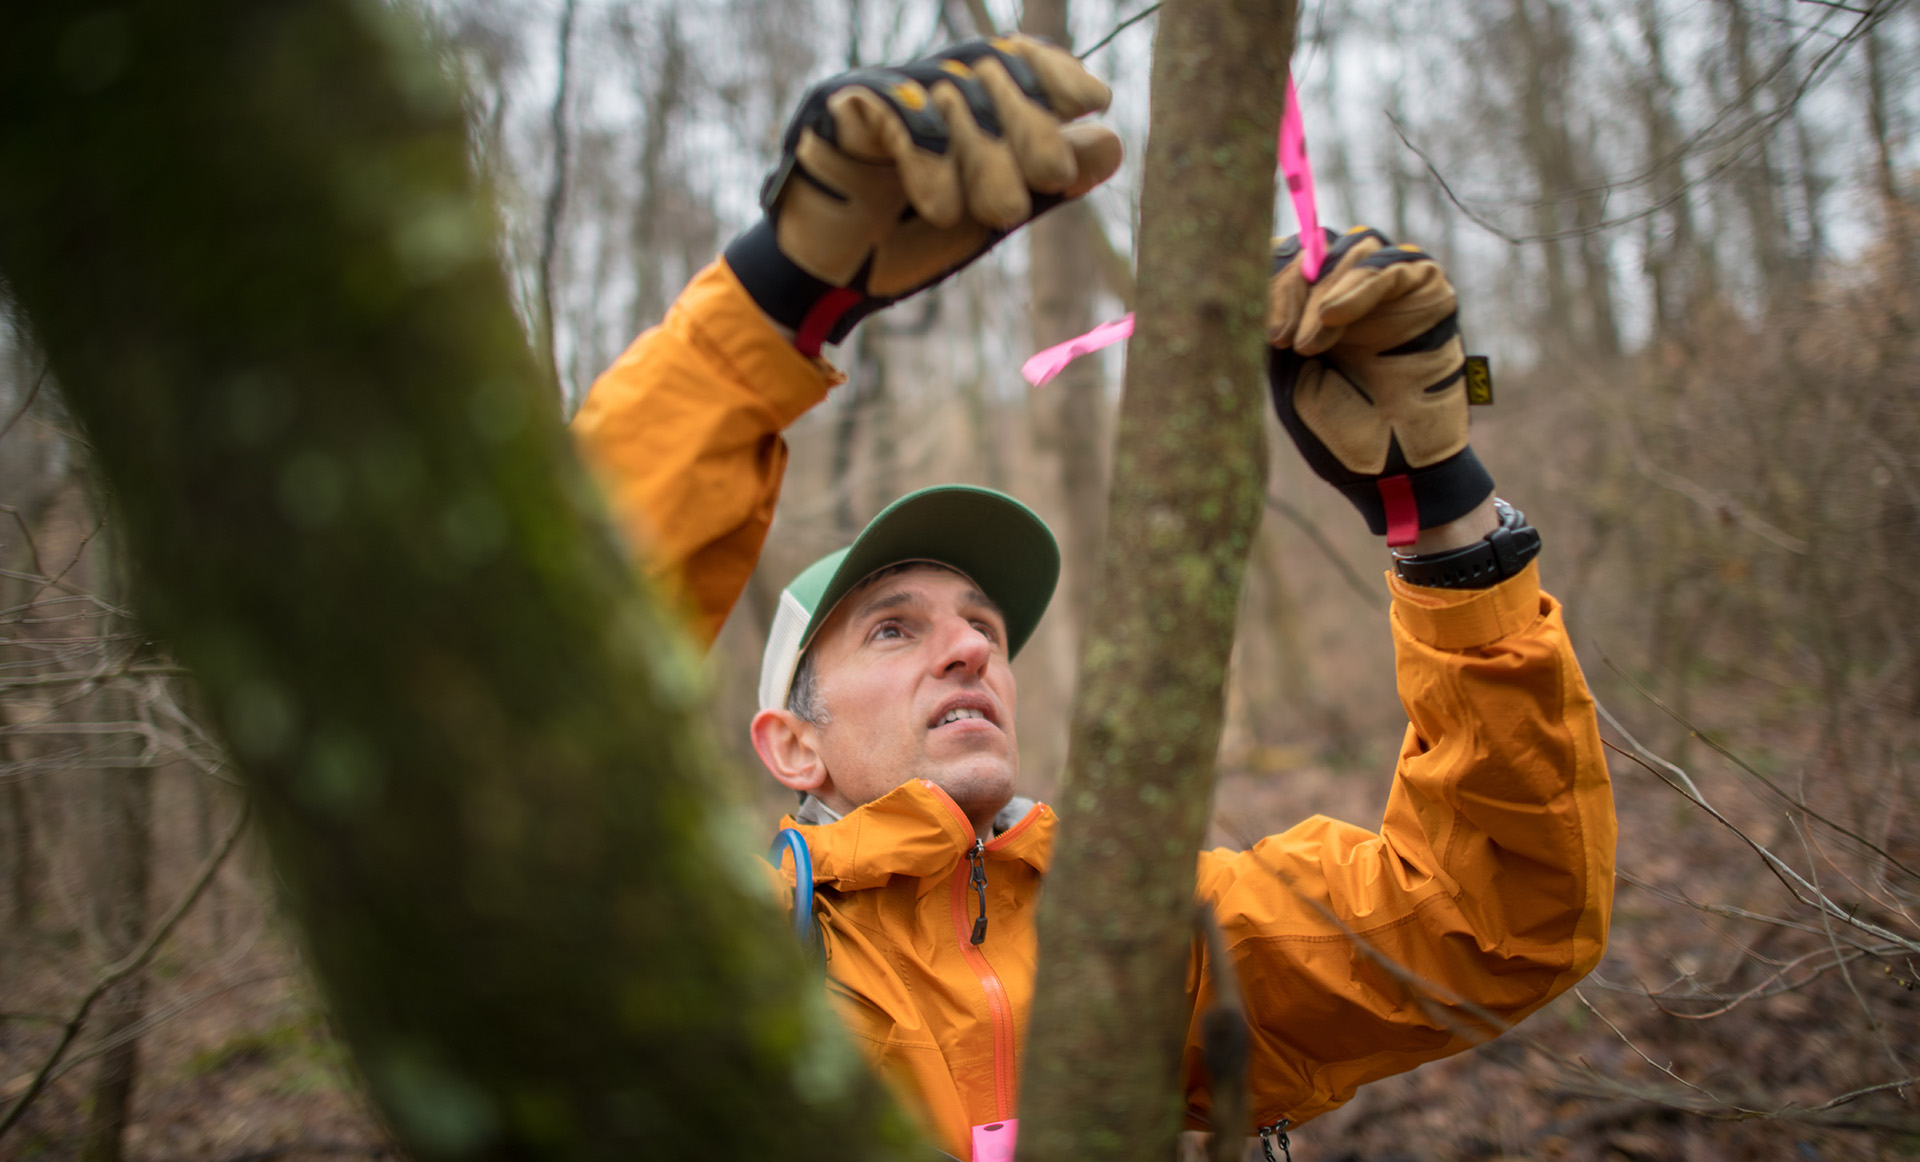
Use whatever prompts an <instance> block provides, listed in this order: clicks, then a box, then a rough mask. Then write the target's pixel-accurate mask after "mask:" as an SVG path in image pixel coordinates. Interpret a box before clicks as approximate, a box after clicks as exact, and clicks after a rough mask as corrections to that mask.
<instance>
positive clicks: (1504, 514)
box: [1393, 497, 1540, 589]
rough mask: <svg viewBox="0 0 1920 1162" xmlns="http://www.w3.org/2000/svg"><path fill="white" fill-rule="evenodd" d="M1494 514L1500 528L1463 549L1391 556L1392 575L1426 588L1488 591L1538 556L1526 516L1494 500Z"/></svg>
mask: <svg viewBox="0 0 1920 1162" xmlns="http://www.w3.org/2000/svg"><path fill="white" fill-rule="evenodd" d="M1493 510H1494V512H1496V513H1498V514H1499V515H1500V527H1499V528H1497V529H1494V530H1493V531H1492V532H1490V533H1488V534H1487V535H1486V537H1485V539H1483V540H1479V541H1475V542H1474V543H1473V544H1471V545H1468V546H1466V547H1465V548H1463V549H1448V550H1447V551H1446V552H1444V553H1424V554H1421V555H1418V556H1415V555H1412V554H1409V555H1406V556H1402V555H1400V554H1399V553H1395V554H1394V555H1393V575H1394V576H1396V577H1398V578H1400V580H1402V581H1405V582H1406V583H1407V584H1409V585H1422V586H1425V587H1427V588H1429V589H1491V588H1492V587H1493V586H1495V585H1498V584H1499V583H1500V582H1502V581H1505V580H1506V579H1507V578H1509V577H1511V576H1513V575H1514V574H1516V573H1518V572H1519V571H1520V570H1522V569H1524V568H1526V567H1527V562H1528V561H1531V560H1533V559H1534V558H1535V557H1537V556H1539V555H1540V530H1538V529H1536V528H1534V527H1533V526H1532V525H1530V524H1528V523H1527V517H1526V514H1525V513H1523V512H1521V511H1520V510H1519V509H1517V508H1515V507H1513V506H1512V505H1510V504H1508V503H1507V502H1506V501H1504V500H1501V499H1500V498H1498V497H1495V498H1494V501H1493Z"/></svg>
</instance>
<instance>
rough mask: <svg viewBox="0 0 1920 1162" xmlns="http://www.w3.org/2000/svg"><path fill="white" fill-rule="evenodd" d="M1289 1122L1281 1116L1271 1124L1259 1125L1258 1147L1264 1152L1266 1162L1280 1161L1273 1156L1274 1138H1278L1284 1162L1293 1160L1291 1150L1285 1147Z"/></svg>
mask: <svg viewBox="0 0 1920 1162" xmlns="http://www.w3.org/2000/svg"><path fill="white" fill-rule="evenodd" d="M1289 1124H1290V1123H1289V1122H1288V1121H1287V1119H1285V1118H1281V1119H1280V1120H1279V1121H1277V1122H1275V1123H1273V1124H1272V1125H1271V1126H1261V1127H1260V1149H1261V1152H1262V1153H1264V1154H1266V1156H1267V1162H1280V1158H1276V1157H1274V1156H1273V1139H1274V1138H1278V1139H1280V1154H1281V1157H1284V1158H1285V1159H1286V1162H1293V1151H1292V1150H1289V1149H1287V1126H1288V1125H1289Z"/></svg>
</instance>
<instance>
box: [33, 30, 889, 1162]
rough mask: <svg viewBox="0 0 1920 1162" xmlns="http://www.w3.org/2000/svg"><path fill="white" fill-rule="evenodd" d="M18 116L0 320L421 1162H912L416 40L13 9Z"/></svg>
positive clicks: (317, 965)
mask: <svg viewBox="0 0 1920 1162" xmlns="http://www.w3.org/2000/svg"><path fill="white" fill-rule="evenodd" d="M0 109H5V110H6V113H5V115H4V116H3V117H0V288H4V290H5V292H6V293H7V294H8V295H9V297H10V298H11V299H12V300H13V301H14V303H15V305H16V306H17V308H18V309H19V310H20V311H21V312H23V314H24V315H25V317H26V318H27V320H28V321H29V323H30V325H31V327H32V329H33V332H34V334H35V336H36V338H37V339H38V340H39V342H40V343H41V345H42V346H43V347H44V349H45V351H46V352H47V354H48V357H49V359H50V360H51V362H52V366H53V368H54V370H55V373H56V375H57V377H58V379H59V381H60V383H61V384H62V386H63V388H64V390H65V393H66V396H67V399H68V402H69V404H70V405H71V408H72V411H73V413H74V415H75V416H76V417H77V418H78V420H79V422H80V423H81V424H82V425H83V426H84V429H85V435H86V437H87V440H88V441H89V443H90V444H91V448H92V452H93V455H94V457H95V459H96V461H97V463H98V465H99V467H100V469H101V471H102V474H103V477H104V479H105V481H106V482H107V486H108V488H109V489H110V491H111V501H112V503H113V504H114V505H115V507H116V509H117V510H118V515H119V523H120V525H121V527H122V528H123V530H124V532H125V535H126V541H127V544H128V547H129V549H130V552H131V557H132V560H133V565H134V569H135V573H136V577H137V580H136V583H135V592H136V595H137V596H136V600H137V604H138V608H139V612H140V614H141V617H142V619H143V621H144V623H145V625H146V626H147V628H148V629H149V630H150V631H152V632H154V633H156V634H158V635H160V636H162V637H164V638H166V639H167V640H168V641H169V642H170V643H171V644H172V646H173V647H174V649H175V650H176V651H177V653H178V655H179V656H180V658H181V659H182V660H183V661H185V662H186V663H188V664H189V665H190V666H191V667H192V668H193V670H194V672H195V674H196V675H197V679H198V681H199V683H200V684H201V686H202V688H203V690H204V693H205V695H206V700H207V703H208V705H209V706H210V707H211V708H212V710H213V714H214V717H215V718H216V720H217V722H218V724H219V726H220V728H221V729H222V731H223V733H224V734H225V736H226V738H227V740H228V741H229V743H230V744H231V746H232V749H233V752H234V755H235V758H236V759H237V761H238V764H239V767H240V769H241V771H242V773H243V775H244V778H245V781H246V785H247V789H248V792H249V795H250V797H251V798H252V800H253V802H254V804H255V807H256V810H257V814H258V818H259V819H260V821H261V822H262V824H263V826H264V828H265V831H266V834H267V838H268V839H269V841H270V844H271V847H272V850H273V855H274V860H275V866H276V869H277V871H278V878H279V880H280V882H281V884H282V887H283V891H284V895H285V898H286V901H287V904H288V906H289V909H290V911H291V914H292V915H293V917H294V918H295V919H296V920H297V921H298V922H299V924H300V926H301V928H302V930H303V932H304V936H305V945H306V948H307V950H308V954H309V961H310V963H311V965H312V967H313V969H314V971H315V974H316V976H317V978H318V980H319V982H320V984H321V986H322V988H323V991H324V993H325V995H326V997H327V1000H328V1003H329V1009H330V1012H331V1014H332V1016H333V1018H334V1021H335V1023H336V1025H337V1027H338V1028H339V1029H340V1031H341V1032H342V1033H343V1034H344V1036H345V1038H346V1039H347V1041H348V1042H349V1044H350V1045H351V1046H352V1048H353V1050H354V1052H355V1054H356V1057H357V1058H358V1061H359V1063H360V1065H361V1067H362V1069H363V1071H364V1073H365V1075H366V1077H367V1078H368V1080H369V1082H370V1083H371V1086H372V1091H373V1093H374V1095H375V1097H376V1099H377V1100H378V1101H379V1103H380V1105H381V1107H382V1109H383V1111H384V1112H385V1114H386V1116H387V1118H388V1120H389V1122H390V1124H391V1125H392V1126H393V1128H394V1129H395V1131H396V1132H397V1133H398V1134H399V1136H400V1138H401V1140H402V1143H403V1144H404V1146H405V1147H406V1149H407V1150H408V1151H409V1152H410V1153H411V1154H413V1155H414V1156H416V1157H420V1158H424V1159H437V1158H463V1159H465V1158H490V1157H515V1158H524V1157H557V1156H563V1155H564V1156H567V1157H608V1158H612V1157H621V1158H638V1157H728V1156H747V1155H750V1154H754V1153H759V1152H762V1151H765V1150H766V1149H769V1148H774V1149H777V1150H778V1152H779V1153H780V1154H781V1155H782V1156H784V1157H797V1158H822V1159H825V1158H835V1159H839V1158H848V1157H864V1158H883V1157H884V1158H893V1157H901V1156H904V1155H905V1154H906V1153H908V1152H909V1151H911V1150H913V1149H916V1148H917V1147H915V1146H914V1145H913V1141H914V1133H913V1131H912V1130H911V1129H910V1128H909V1127H908V1126H907V1125H906V1123H905V1122H904V1120H903V1119H902V1117H901V1116H900V1115H899V1114H898V1113H897V1112H896V1111H895V1109H894V1107H893V1106H892V1104H891V1103H890V1102H889V1101H888V1100H887V1098H886V1096H885V1094H884V1092H883V1091H882V1090H881V1088H880V1086H879V1084H878V1083H877V1082H876V1081H875V1080H874V1079H873V1078H872V1077H871V1076H870V1074H869V1073H868V1071H867V1070H866V1068H865V1067H864V1065H863V1064H862V1062H861V1061H860V1060H859V1058H858V1055H857V1054H856V1053H855V1052H854V1051H853V1050H852V1049H851V1047H850V1046H849V1044H848V1042H847V1041H846V1039H845V1036H844V1034H843V1033H842V1031H841V1030H840V1029H839V1028H838V1027H837V1022H836V1021H835V1020H834V1019H833V1017H832V1016H831V1014H830V1013H829V1011H828V1009H827V1006H826V1004H825V1002H824V1000H823V999H822V997H821V994H820V988H819V983H818V981H817V979H815V978H813V977H811V976H810V975H809V974H808V973H807V972H806V971H805V969H804V968H803V966H802V963H801V957H800V953H799V952H798V950H797V949H795V948H794V946H793V942H792V940H791V938H790V936H788V935H787V933H786V932H785V931H784V930H783V926H782V924H781V922H780V920H779V917H778V916H777V913H776V908H775V907H774V904H773V901H772V899H771V893H770V892H769V891H767V890H766V883H765V882H764V880H762V879H759V878H757V877H756V869H755V868H754V867H752V866H751V861H752V856H751V852H752V851H753V849H754V841H753V840H752V838H751V837H750V836H749V835H748V834H747V833H746V832H745V831H744V830H743V829H740V828H737V827H736V826H735V824H734V814H733V800H732V798H731V795H730V791H729V789H728V788H729V780H728V778H727V776H726V773H725V772H724V771H723V770H722V768H721V767H720V765H719V764H718V763H717V762H716V761H715V758H714V755H713V753H712V752H711V750H710V748H709V747H708V745H707V744H706V742H705V741H704V739H703V736H702V733H701V728H700V721H701V715H700V713H699V705H700V699H701V696H702V695H701V681H700V679H699V676H698V670H697V664H696V662H695V660H694V658H693V656H692V654H691V652H690V651H689V650H688V648H687V647H686V645H685V643H684V642H683V640H682V635H681V632H680V630H679V628H678V625H677V624H676V622H675V620H674V619H673V618H672V617H671V616H668V615H666V614H664V613H663V612H662V611H661V610H660V609H659V608H658V607H657V605H656V604H655V603H654V602H653V601H652V600H651V599H650V598H649V597H647V596H646V595H645V594H644V593H642V592H640V591H639V590H638V589H637V588H636V583H635V580H634V577H633V572H632V569H631V565H630V563H629V562H628V561H627V560H626V559H625V557H624V556H623V555H622V553H621V552H620V551H619V550H618V549H617V548H616V547H615V542H614V539H613V536H612V534H611V533H610V532H609V531H608V529H607V527H606V525H605V522H604V521H603V520H602V519H601V517H600V515H599V511H598V500H597V498H596V497H595V496H594V493H593V490H592V489H591V487H590V486H589V485H588V484H587V483H586V481H585V480H584V479H583V478H582V476H581V474H580V473H579V471H578V469H577V467H576V466H575V465H574V463H573V458H572V452H571V448H570V445H569V442H568V440H567V436H566V433H565V432H564V431H563V430H562V428H561V426H560V424H559V421H558V418H557V416H556V415H554V409H553V407H552V406H551V398H550V396H549V395H548V394H547V392H546V391H545V389H544V384H543V377H542V375H541V374H540V373H539V371H538V368H537V366H536V365H535V363H534V361H533V359H532V357H531V356H530V354H529V352H528V348H527V344H526V340H525V338H524V334H523V331H522V328H521V326H520V323H519V320H518V319H517V318H516V317H515V315H514V312H513V309H512V307H511V305H510V302H509V297H508V294H507V290H506V286H505V281H504V278H503V276H502V273H501V270H500V267H499V264H498V262H497V260H496V257H495V251H494V248H493V246H492V244H491V242H492V224H493V222H494V220H495V216H494V214H493V213H492V211H491V209H490V207H489V205H488V202H487V200H486V198H485V196H484V194H483V192H482V191H480V190H478V189H477V188H476V186H475V181H474V179H473V176H472V174H471V171H470V165H469V159H468V154H467V144H466V141H465V137H464V133H463V126H462V122H461V116H460V110H459V103H458V99H457V95H456V93H455V92H454V91H453V90H452V88H451V87H450V85H449V83H448V80H447V77H446V75H445V69H444V66H443V63H442V62H441V61H439V60H438V59H436V58H435V57H433V56H432V55H431V54H429V53H428V52H427V51H426V50H425V49H424V47H423V42H422V38H421V36H420V32H419V29H417V28H416V27H413V26H412V24H411V23H410V20H409V18H408V17H407V16H406V15H405V10H404V9H397V8H395V7H391V6H389V5H386V4H382V3H368V2H355V0H273V2H268V3H260V2H256V0H206V2H203V3H196V4H191V5H179V4H171V3H161V2H158V0H150V2H144V3H129V4H122V5H118V6H113V7H108V6H97V5H89V4H37V5H15V6H12V7H11V8H9V9H8V10H7V12H6V14H5V15H4V16H0Z"/></svg>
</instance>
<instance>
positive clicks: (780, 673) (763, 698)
mask: <svg viewBox="0 0 1920 1162" xmlns="http://www.w3.org/2000/svg"><path fill="white" fill-rule="evenodd" d="M811 620H813V619H812V616H811V615H810V614H808V613H807V610H806V607H805V606H803V605H801V604H800V601H799V599H798V598H796V597H795V596H794V595H793V594H791V593H788V592H786V591H785V590H782V591H781V593H780V608H779V609H777V610H775V611H774V614H773V628H772V629H771V630H768V631H767V652H766V653H765V654H763V655H761V657H760V709H762V710H780V709H782V708H784V707H785V706H786V704H787V691H788V690H790V689H791V688H792V687H793V668H794V666H795V665H796V664H797V663H798V662H799V661H800V636H801V635H802V634H804V633H806V632H807V623H808V622H809V621H811Z"/></svg>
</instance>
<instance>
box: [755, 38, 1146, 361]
mask: <svg viewBox="0 0 1920 1162" xmlns="http://www.w3.org/2000/svg"><path fill="white" fill-rule="evenodd" d="M1111 96H1112V94H1111V93H1110V92H1109V91H1108V89H1107V86H1106V85H1105V84H1103V83H1101V81H1100V80H1099V79H1098V78H1096V77H1095V76H1093V74H1091V73H1089V72H1087V71H1086V70H1085V69H1084V68H1082V67H1081V66H1080V62H1079V61H1077V60H1075V59H1074V58H1073V57H1072V56H1071V55H1069V54H1068V53H1066V52H1064V51H1062V50H1061V49H1058V48H1055V47H1054V46H1052V45H1050V44H1047V43H1045V42H1043V41H1038V40H1034V39H1031V38H1029V37H1023V36H1015V37H996V38H994V39H992V40H975V41H968V42H967V43H965V44H960V45H955V46H953V47H951V48H948V49H945V50H943V51H941V52H939V53H937V54H935V55H933V56H931V57H927V58H925V59H922V60H917V61H913V62H912V63H910V64H905V65H901V66H898V67H895V68H879V69H863V70H860V71H857V72H851V73H846V74H843V75H841V76H837V77H832V78H829V79H828V80H825V81H822V82H821V83H820V84H818V85H815V86H814V87H813V88H812V89H811V90H809V91H808V93H807V95H806V97H805V98H804V99H803V100H802V101H801V103H800V109H799V111H798V112H797V113H795V114H794V118H793V121H792V122H791V123H790V124H789V125H788V126H787V132H786V137H785V140H784V143H783V146H782V153H781V160H780V164H779V166H778V167H777V168H776V169H775V170H774V171H773V173H772V174H771V175H770V176H769V177H768V178H767V183H766V186H765V187H764V188H763V189H762V191H761V195H760V204H761V207H762V208H763V209H764V210H765V211H766V217H765V219H763V220H762V221H761V222H760V223H759V224H758V225H756V226H754V227H753V228H752V229H750V230H748V231H747V232H746V233H745V234H742V235H741V236H740V237H739V238H737V239H735V240H734V241H733V243H732V244H731V245H729V246H728V247H727V251H726V258H727V264H728V265H729V266H730V267H732V268H733V271H734V273H735V274H736V275H737V276H738V277H739V279H740V281H741V283H742V284H743V285H744V286H745V287H746V288H747V291H748V293H750V294H752V295H753V297H754V301H756V302H757V303H759V304H760V309H761V310H763V311H765V312H766V313H767V314H768V315H770V316H771V317H772V318H773V319H774V320H775V321H777V322H779V323H781V324H783V325H785V326H787V327H791V328H792V329H793V330H794V332H795V339H794V344H795V346H797V347H799V349H800V350H801V351H803V352H804V353H806V354H808V355H813V354H817V353H818V352H819V350H820V344H821V343H822V342H830V343H838V342H840V341H841V340H842V339H844V338H845V337H846V335H847V332H848V331H850V330H852V329H853V325H854V324H855V323H857V322H859V321H860V320H861V319H862V318H864V317H866V316H867V315H869V314H872V313H873V312H874V311H876V310H879V309H880V308H881V307H885V306H887V305H889V304H891V303H894V302H897V301H899V300H900V299H902V298H905V297H906V296H908V295H910V294H913V293H914V292H915V291H919V290H922V289H924V288H926V287H928V286H931V285H933V284H934V283H937V282H939V281H940V280H941V279H943V278H945V277H947V276H948V275H950V274H952V273H953V272H954V271H956V270H959V269H960V268H961V267H963V266H965V265H967V264H968V263H969V262H972V261H973V260H974V259H975V258H978V257H979V256H980V255H981V254H984V253H985V252H986V251H987V250H988V249H989V248H991V247H992V246H993V245H994V244H995V243H997V242H999V241H1000V239H1002V238H1004V237H1006V235H1007V234H1008V233H1009V232H1010V231H1012V230H1013V229H1014V228H1016V227H1018V226H1019V225H1020V224H1022V223H1023V222H1026V221H1028V220H1030V219H1031V218H1033V217H1034V215H1036V214H1039V213H1042V212H1044V211H1046V210H1048V209H1051V208H1052V207H1054V206H1056V205H1058V204H1060V203H1061V202H1063V201H1065V200H1066V199H1068V198H1077V197H1079V196H1080V195H1082V194H1084V193H1086V192H1087V191H1088V190H1091V189H1092V188H1093V187H1095V186H1097V185H1099V184H1100V183H1101V182H1103V181H1106V180H1107V179H1108V178H1109V177H1111V176H1113V173H1114V171H1115V170H1116V169H1118V168H1119V167H1120V139H1119V137H1118V136H1116V135H1115V134H1114V133H1113V131H1112V130H1110V129H1107V128H1106V127H1105V126H1101V125H1093V124H1084V125H1070V124H1068V122H1071V121H1073V120H1075V119H1076V118H1079V117H1082V116H1085V115H1086V114H1088V113H1097V112H1099V111H1101V110H1103V109H1105V108H1106V107H1107V102H1108V100H1109V99H1110V98H1111Z"/></svg>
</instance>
